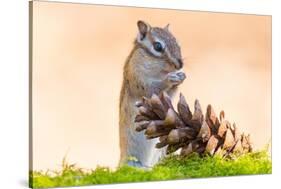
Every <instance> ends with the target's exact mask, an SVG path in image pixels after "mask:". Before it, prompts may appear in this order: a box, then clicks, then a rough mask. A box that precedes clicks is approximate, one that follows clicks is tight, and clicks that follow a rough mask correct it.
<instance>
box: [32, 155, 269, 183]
mask: <svg viewBox="0 0 281 189" xmlns="http://www.w3.org/2000/svg"><path fill="white" fill-rule="evenodd" d="M271 166H272V165H271V160H270V158H269V156H268V154H267V152H266V151H262V152H254V153H249V154H246V155H242V156H239V157H236V158H235V159H224V158H221V157H209V156H205V157H199V156H198V155H196V154H193V155H191V156H189V157H180V156H177V155H172V156H168V157H166V158H165V159H163V160H162V161H161V162H160V163H158V164H157V165H155V166H154V167H153V168H152V169H151V170H144V169H141V168H135V167H130V166H127V165H124V166H122V167H119V168H118V169H117V170H115V171H112V170H110V169H108V168H106V167H98V168H96V169H95V170H92V171H90V172H85V171H83V170H81V169H79V168H77V167H76V166H75V165H69V164H67V163H66V162H65V159H64V160H63V166H62V171H59V172H52V174H50V172H38V171H34V172H31V173H30V185H31V187H33V188H47V187H61V186H82V185H94V184H110V183H124V182H143V181H156V180H171V179H183V178H202V177H215V176H233V175H249V174H270V173H271V170H272V167H271Z"/></svg>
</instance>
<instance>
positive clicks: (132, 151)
mask: <svg viewBox="0 0 281 189" xmlns="http://www.w3.org/2000/svg"><path fill="white" fill-rule="evenodd" d="M137 27H138V34H137V37H136V40H135V42H134V47H133V49H132V51H131V53H130V54H129V56H128V58H127V60H126V62H125V65H124V68H123V83H122V89H121V92H120V104H119V136H120V150H121V156H120V164H123V163H127V164H128V165H132V166H138V167H152V166H153V165H154V164H155V163H157V162H158V161H159V160H160V159H161V158H162V157H163V156H164V155H165V148H164V149H156V148H155V144H156V143H157V140H158V139H151V140H147V139H146V138H145V135H144V134H143V133H142V132H136V131H135V128H136V123H135V122H134V119H135V116H136V114H137V111H138V110H137V107H136V102H137V101H139V100H141V98H142V97H143V96H144V97H151V95H152V94H159V93H161V92H163V91H165V92H167V94H168V95H169V96H173V94H174V93H175V92H176V89H177V86H178V85H179V84H181V83H182V82H183V81H184V80H185V78H186V75H185V73H184V72H183V71H182V67H183V61H182V56H181V49H180V46H179V44H178V42H177V40H176V38H175V37H174V36H173V34H172V33H171V32H170V31H169V25H167V26H166V27H164V28H160V27H152V26H150V25H149V24H148V23H146V22H144V21H138V22H137ZM131 157H133V158H131ZM130 158H131V159H133V160H130Z"/></svg>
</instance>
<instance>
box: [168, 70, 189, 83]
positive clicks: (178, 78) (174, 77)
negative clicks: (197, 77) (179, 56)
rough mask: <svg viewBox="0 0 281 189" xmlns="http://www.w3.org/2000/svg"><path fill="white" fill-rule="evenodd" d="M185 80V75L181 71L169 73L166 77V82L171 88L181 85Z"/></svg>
mask: <svg viewBox="0 0 281 189" xmlns="http://www.w3.org/2000/svg"><path fill="white" fill-rule="evenodd" d="M185 78H186V75H185V73H184V72H181V71H180V72H179V71H178V72H171V73H168V75H167V80H168V82H169V83H170V84H171V85H172V86H174V85H179V84H181V83H182V82H183V81H184V80H185Z"/></svg>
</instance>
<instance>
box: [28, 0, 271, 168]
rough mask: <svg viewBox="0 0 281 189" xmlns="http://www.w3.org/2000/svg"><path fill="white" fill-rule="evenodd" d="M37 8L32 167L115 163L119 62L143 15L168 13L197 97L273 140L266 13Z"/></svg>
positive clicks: (188, 84) (185, 89)
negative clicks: (260, 14) (263, 14)
mask: <svg viewBox="0 0 281 189" xmlns="http://www.w3.org/2000/svg"><path fill="white" fill-rule="evenodd" d="M33 11H34V14H33V19H34V24H33V73H32V74H33V80H32V82H33V91H32V93H33V144H32V145H33V168H34V170H47V169H51V170H52V169H58V168H59V167H60V164H61V161H62V159H63V157H65V156H67V161H69V162H71V163H77V165H78V166H79V167H82V168H95V167H96V166H97V165H101V166H109V167H112V168H114V167H115V166H116V165H117V164H118V159H119V136H118V103H119V102H118V101H119V92H120V88H121V82H122V67H123V64H124V62H125V59H126V57H127V56H128V55H129V53H130V51H131V49H132V47H133V41H134V39H135V37H136V34H137V26H136V22H137V20H145V21H147V22H148V23H150V24H151V25H152V26H162V27H164V26H165V25H166V24H168V23H170V31H171V32H172V33H173V34H174V35H175V37H176V38H177V40H178V41H179V43H180V45H181V49H182V55H183V57H184V64H185V66H184V70H185V73H186V74H187V79H186V80H185V81H184V83H183V84H182V85H181V86H180V90H179V91H181V92H182V93H183V94H184V95H185V97H186V98H187V101H188V102H189V103H190V104H191V106H192V105H193V102H194V100H195V99H199V100H200V102H201V105H202V107H203V109H205V108H206V106H207V105H208V104H212V105H213V106H214V109H215V110H216V112H217V113H219V111H220V110H222V109H223V110H224V111H225V112H226V117H227V119H228V120H229V121H231V122H235V123H236V124H237V126H238V127H239V128H240V130H242V131H245V132H246V133H251V136H252V140H253V143H254V147H255V149H261V148H263V147H265V146H266V144H268V143H270V141H271V17H270V16H258V15H243V14H224V13H211V12H200V11H180V10H161V9H147V8H132V7H131V8H130V7H113V6H97V5H85V4H71V3H50V2H36V1H35V2H34V9H33ZM177 98H178V96H177ZM177 98H176V99H175V101H177Z"/></svg>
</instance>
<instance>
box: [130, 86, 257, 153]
mask: <svg viewBox="0 0 281 189" xmlns="http://www.w3.org/2000/svg"><path fill="white" fill-rule="evenodd" d="M136 106H137V107H138V109H139V114H138V115H137V116H136V117H135V122H136V123H138V126H137V127H136V131H138V132H140V131H143V130H145V132H144V134H145V135H146V138H147V139H152V138H159V143H157V144H156V148H163V147H165V146H167V154H170V153H173V152H175V151H177V150H178V149H180V148H181V155H189V154H191V153H192V152H197V153H199V154H201V155H202V154H204V153H208V154H210V155H214V154H217V155H221V156H223V157H225V156H229V155H230V154H232V153H239V154H241V153H247V152H250V151H252V146H251V142H250V136H249V135H248V136H246V135H244V133H243V134H240V132H239V130H238V128H237V127H236V125H235V124H232V125H231V124H230V122H228V121H227V120H225V113H224V111H221V113H220V116H219V117H220V118H219V119H218V118H217V116H216V114H215V112H214V110H213V107H212V106H211V105H208V107H207V111H206V115H205V116H204V115H203V113H202V109H201V105H200V103H199V101H198V100H195V104H194V112H193V114H192V113H191V111H190V108H189V106H188V104H187V103H186V100H185V98H184V96H183V95H182V94H180V100H179V102H178V104H177V111H176V110H175V109H174V107H173V105H172V102H171V99H170V97H169V96H168V95H167V93H165V92H163V93H161V94H160V95H159V96H157V95H155V94H153V95H152V97H151V98H146V97H143V98H142V100H141V101H138V102H137V103H136ZM204 117H205V118H204Z"/></svg>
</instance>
